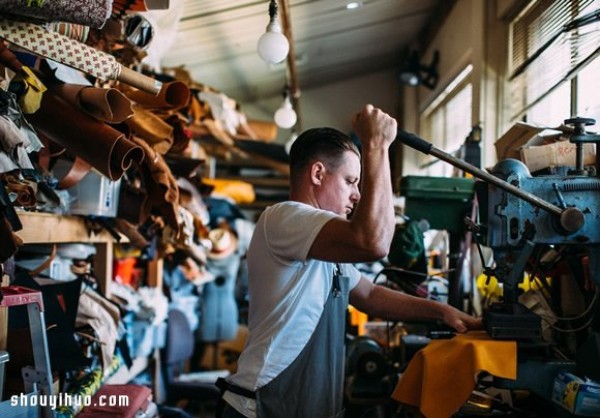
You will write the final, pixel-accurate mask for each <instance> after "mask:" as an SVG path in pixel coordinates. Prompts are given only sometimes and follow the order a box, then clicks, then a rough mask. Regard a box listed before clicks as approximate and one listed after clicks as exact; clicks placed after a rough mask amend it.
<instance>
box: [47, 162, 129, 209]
mask: <svg viewBox="0 0 600 418" xmlns="http://www.w3.org/2000/svg"><path fill="white" fill-rule="evenodd" d="M69 167H70V163H69V162H67V161H63V160H58V161H57V163H56V164H55V166H54V168H53V173H54V175H55V176H56V177H57V178H62V177H63V176H64V175H65V174H66V173H67V172H68V170H69ZM120 188H121V180H117V181H111V180H110V179H109V178H107V177H105V176H103V175H102V174H100V173H99V172H98V171H96V170H95V169H91V170H90V171H89V172H88V173H87V174H86V175H85V176H84V177H83V178H82V179H81V180H80V181H79V182H78V183H77V184H75V185H74V186H73V187H70V188H69V189H67V191H68V192H69V195H70V197H71V202H70V205H69V209H68V212H69V213H70V214H72V215H85V216H103V217H108V218H114V217H116V216H117V209H118V206H119V190H120Z"/></svg>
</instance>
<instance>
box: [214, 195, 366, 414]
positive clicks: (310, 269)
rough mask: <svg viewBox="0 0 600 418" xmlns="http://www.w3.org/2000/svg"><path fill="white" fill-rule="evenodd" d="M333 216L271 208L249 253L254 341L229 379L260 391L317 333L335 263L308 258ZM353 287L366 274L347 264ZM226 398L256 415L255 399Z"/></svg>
mask: <svg viewBox="0 0 600 418" xmlns="http://www.w3.org/2000/svg"><path fill="white" fill-rule="evenodd" d="M337 216H338V215H336V214H335V213H333V212H327V211H323V210H320V209H316V208H314V207H312V206H309V205H306V204H303V203H299V202H283V203H278V204H276V205H274V206H271V207H269V208H267V209H266V210H265V211H264V212H263V213H262V215H261V217H260V218H259V220H258V222H257V224H256V227H255V229H254V235H253V236H252V241H251V243H250V248H249V249H248V254H247V261H248V275H249V278H250V281H249V284H248V291H249V300H250V311H249V317H248V327H249V330H250V333H249V339H248V341H247V342H246V346H245V348H244V351H243V352H242V355H241V356H240V358H239V360H238V369H237V372H236V374H235V375H233V376H231V377H229V378H228V380H229V381H230V382H232V383H234V384H236V385H238V386H241V387H244V388H247V389H251V390H256V389H258V388H260V387H262V386H264V385H266V384H267V383H269V382H270V381H271V380H273V379H274V378H275V377H276V376H278V375H279V373H281V372H282V371H283V370H285V369H286V368H287V367H288V366H289V365H290V364H291V363H292V362H293V361H294V359H295V358H296V357H297V356H298V355H299V354H300V352H301V351H302V349H303V348H304V346H305V345H306V344H307V343H308V340H309V339H310V337H311V335H312V333H313V332H314V330H315V328H316V327H317V324H318V322H319V319H320V318H321V314H322V313H323V308H324V306H325V302H326V301H327V297H328V294H329V291H330V290H331V285H332V280H333V270H334V267H335V264H334V263H330V262H325V261H319V260H314V259H307V258H306V257H307V254H308V251H309V249H310V247H311V246H312V243H313V241H314V239H315V237H316V236H317V234H318V233H319V231H320V230H321V228H322V227H323V225H325V224H326V223H327V222H329V221H330V220H331V219H333V218H335V217H337ZM343 273H344V275H346V276H348V277H349V279H350V282H349V288H350V289H353V288H354V287H355V286H356V285H357V284H358V281H359V279H360V276H361V275H360V272H359V271H358V270H357V269H356V268H354V267H353V266H352V265H343ZM225 400H227V402H228V403H230V404H231V405H232V406H233V407H234V408H235V409H236V410H238V411H239V412H240V413H244V414H246V415H249V416H255V413H254V410H255V404H254V400H252V399H248V398H244V397H242V396H238V395H235V394H232V393H229V392H228V393H227V394H226V395H225Z"/></svg>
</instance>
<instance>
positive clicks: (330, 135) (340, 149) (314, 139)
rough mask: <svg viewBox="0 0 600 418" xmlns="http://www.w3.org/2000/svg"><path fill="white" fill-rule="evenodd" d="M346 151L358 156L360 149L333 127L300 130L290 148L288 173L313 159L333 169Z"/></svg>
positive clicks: (296, 170)
mask: <svg viewBox="0 0 600 418" xmlns="http://www.w3.org/2000/svg"><path fill="white" fill-rule="evenodd" d="M346 151H352V152H354V153H355V154H356V155H359V156H360V151H359V149H358V147H357V145H356V144H355V143H354V141H352V139H351V138H350V137H349V136H348V135H346V134H344V133H343V132H340V131H338V130H337V129H334V128H327V127H325V128H311V129H307V130H306V131H304V132H302V133H301V134H300V135H299V136H298V138H296V140H295V141H294V143H293V144H292V147H291V149H290V174H291V176H292V177H293V176H294V173H297V172H299V171H300V170H301V169H303V168H305V167H306V166H308V165H309V164H310V163H312V162H313V161H315V160H322V161H323V163H324V164H325V165H326V166H327V167H328V168H330V169H335V168H337V167H338V166H339V164H340V162H341V160H342V159H341V157H342V155H343V154H344V152H346Z"/></svg>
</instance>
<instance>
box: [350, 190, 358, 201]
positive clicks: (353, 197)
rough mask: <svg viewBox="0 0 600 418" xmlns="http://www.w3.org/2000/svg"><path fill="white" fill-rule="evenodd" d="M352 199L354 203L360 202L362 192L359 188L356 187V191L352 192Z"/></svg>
mask: <svg viewBox="0 0 600 418" xmlns="http://www.w3.org/2000/svg"><path fill="white" fill-rule="evenodd" d="M350 199H351V200H352V201H353V202H354V203H358V201H359V200H360V191H359V190H358V187H356V188H355V189H354V191H353V192H352V194H351V195H350Z"/></svg>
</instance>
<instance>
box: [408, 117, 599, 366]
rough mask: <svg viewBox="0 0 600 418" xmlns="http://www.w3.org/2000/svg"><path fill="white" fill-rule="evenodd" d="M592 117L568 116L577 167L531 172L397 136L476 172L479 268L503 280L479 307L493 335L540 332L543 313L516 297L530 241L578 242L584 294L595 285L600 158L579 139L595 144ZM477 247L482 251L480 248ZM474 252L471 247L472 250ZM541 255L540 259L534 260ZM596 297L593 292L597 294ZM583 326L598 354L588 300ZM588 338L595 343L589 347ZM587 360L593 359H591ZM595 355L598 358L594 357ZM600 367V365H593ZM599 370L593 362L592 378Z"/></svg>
mask: <svg viewBox="0 0 600 418" xmlns="http://www.w3.org/2000/svg"><path fill="white" fill-rule="evenodd" d="M594 123H595V121H594V120H593V119H587V118H573V119H568V120H566V121H565V124H566V125H567V126H570V127H571V131H570V134H569V141H570V142H571V143H574V144H575V151H576V164H575V166H574V167H568V168H563V169H562V171H561V170H557V172H555V173H553V174H544V175H536V176H533V175H532V174H531V173H530V171H529V169H528V168H527V166H526V165H525V164H524V163H522V162H521V161H519V160H516V159H506V160H502V161H500V162H498V163H497V164H496V165H495V166H494V167H493V168H492V169H491V172H488V171H484V170H482V169H479V168H477V167H475V166H473V165H470V164H468V163H466V162H465V161H463V160H461V159H458V158H456V157H454V156H453V155H451V154H448V153H446V152H444V151H442V150H440V149H438V148H436V147H435V146H433V145H432V144H431V143H429V142H427V141H426V140H424V139H422V138H419V137H417V136H415V135H414V134H411V133H408V132H405V131H400V132H399V134H398V139H399V140H400V141H401V142H402V143H403V144H405V145H407V146H410V147H412V148H414V149H416V150H418V151H420V152H423V153H425V154H430V155H432V156H434V157H436V158H438V159H440V160H442V161H445V162H447V163H449V164H451V165H453V166H454V167H457V168H458V169H460V170H463V171H464V172H466V173H470V174H471V175H472V176H473V177H475V178H477V179H478V181H476V185H475V191H476V196H477V199H478V205H479V219H477V220H476V219H466V220H465V221H466V222H467V223H468V224H469V228H470V229H471V231H473V236H474V237H475V238H476V239H477V241H478V244H479V243H481V244H485V245H487V246H488V247H490V248H491V249H492V251H493V254H494V260H495V265H494V267H486V268H485V270H484V272H485V273H486V274H488V275H493V276H495V277H496V278H497V279H498V281H499V282H501V283H502V285H503V298H502V300H501V301H500V302H497V303H494V304H492V305H490V307H489V308H487V309H486V310H485V311H484V316H483V321H484V327H485V330H486V331H487V333H488V334H489V335H490V336H491V337H493V338H499V339H512V340H517V341H518V342H521V343H524V342H530V341H538V340H539V339H540V332H541V331H540V329H541V318H540V316H538V315H536V314H534V313H533V312H532V311H530V310H529V309H528V308H527V307H525V306H524V305H523V304H521V303H519V300H518V296H519V288H518V285H519V283H520V282H521V281H522V279H523V277H524V274H525V271H526V269H527V268H529V269H536V268H537V266H535V265H532V258H533V259H534V264H535V261H536V260H535V257H532V254H533V253H534V249H536V248H539V247H540V246H541V247H544V248H550V249H555V250H557V251H561V250H564V249H565V248H567V249H574V248H576V249H578V250H581V251H582V252H583V253H584V254H585V259H586V265H585V266H584V268H582V269H581V270H580V272H578V273H577V274H583V275H585V277H584V278H583V279H584V280H585V281H587V283H590V286H589V288H588V289H587V291H588V293H589V294H592V293H593V292H595V293H596V294H597V293H598V289H599V288H600V164H599V162H598V161H597V162H596V166H595V167H594V166H584V159H583V145H584V144H586V143H594V144H598V143H599V142H600V135H596V134H592V133H588V132H586V126H591V125H593V124H594ZM480 255H481V251H480ZM474 256H476V255H474ZM537 261H538V262H539V260H537ZM595 300H596V297H594V298H593V299H592V301H595ZM589 308H590V310H589V318H588V320H587V322H586V327H584V329H582V332H583V333H584V334H585V335H584V336H583V338H580V340H584V341H585V343H582V344H581V345H586V346H587V348H586V353H587V354H586V356H588V355H589V353H593V355H594V356H595V358H597V356H598V351H599V349H598V347H597V345H598V341H600V338H599V337H598V336H599V333H600V309H598V304H595V306H590V307H589ZM590 346H593V347H592V348H590ZM590 363H594V362H593V361H592V362H589V363H588V364H590ZM596 363H597V362H596ZM594 367H596V368H597V367H600V366H594ZM598 375H600V371H599V370H596V371H595V372H594V371H592V370H590V373H589V374H588V376H589V377H594V378H597V376H598Z"/></svg>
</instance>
